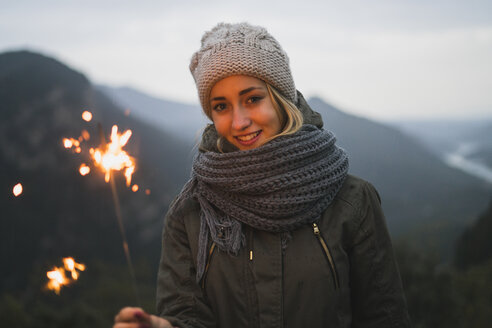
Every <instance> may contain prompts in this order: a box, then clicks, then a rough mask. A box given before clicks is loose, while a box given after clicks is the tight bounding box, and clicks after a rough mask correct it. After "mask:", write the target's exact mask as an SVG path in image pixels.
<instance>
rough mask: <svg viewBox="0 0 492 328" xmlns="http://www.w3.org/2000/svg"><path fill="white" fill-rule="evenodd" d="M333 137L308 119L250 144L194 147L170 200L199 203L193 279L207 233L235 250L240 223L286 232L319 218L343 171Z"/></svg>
mask: <svg viewBox="0 0 492 328" xmlns="http://www.w3.org/2000/svg"><path fill="white" fill-rule="evenodd" d="M335 140H336V139H335V136H334V135H333V134H332V133H331V132H328V131H325V130H323V129H320V128H318V127H316V126H314V125H310V124H308V125H303V127H302V128H301V129H300V130H299V131H298V132H296V133H295V134H292V135H287V136H281V137H278V138H276V139H273V140H272V141H270V142H268V143H266V144H264V145H262V146H261V147H258V148H255V149H252V150H246V151H233V152H228V153H220V152H213V151H207V152H202V151H200V152H198V154H197V156H196V157H195V160H194V162H193V169H192V176H191V179H190V181H188V183H187V184H186V185H185V187H184V188H183V190H182V192H181V194H180V195H179V196H178V199H177V200H176V202H174V206H177V205H178V204H179V203H180V201H181V200H183V199H186V198H189V197H193V198H195V199H196V200H197V201H198V202H199V204H200V208H201V213H200V215H201V218H200V219H201V226H200V235H199V241H198V258H197V275H196V278H197V281H199V280H200V279H201V278H202V275H203V272H204V268H205V264H206V259H207V245H208V242H209V238H211V239H212V240H213V242H215V244H216V245H217V246H218V247H219V249H221V250H223V251H226V252H229V253H231V254H237V253H238V251H239V249H240V248H241V246H243V245H244V243H245V238H244V234H243V232H242V225H243V224H246V225H248V226H251V227H253V228H254V229H258V230H264V231H270V232H279V233H287V235H288V232H290V231H293V230H295V229H298V228H299V227H301V226H302V225H305V224H309V223H312V222H315V221H317V220H319V218H320V217H321V215H322V213H323V211H324V210H325V209H326V208H327V207H328V205H329V204H330V203H331V201H332V200H333V198H334V197H335V195H336V194H337V192H338V191H339V189H340V188H341V186H342V184H343V181H344V180H345V177H346V175H347V171H348V158H347V155H346V153H345V151H344V150H343V149H341V148H339V147H337V146H336V145H335Z"/></svg>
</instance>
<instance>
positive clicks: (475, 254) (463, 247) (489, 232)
mask: <svg viewBox="0 0 492 328" xmlns="http://www.w3.org/2000/svg"><path fill="white" fill-rule="evenodd" d="M490 236H492V202H490V204H489V207H488V208H487V209H486V210H485V211H484V212H483V213H482V214H481V215H480V217H479V218H478V220H477V221H476V222H474V223H473V225H471V226H470V227H468V228H467V229H466V230H465V231H464V232H463V234H462V235H461V236H460V238H459V239H458V241H457V243H456V251H455V264H456V266H457V267H458V268H460V269H467V268H469V267H471V266H474V265H480V264H483V263H485V262H487V261H490V260H492V239H491V238H490Z"/></svg>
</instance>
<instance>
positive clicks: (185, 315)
mask: <svg viewBox="0 0 492 328" xmlns="http://www.w3.org/2000/svg"><path fill="white" fill-rule="evenodd" d="M179 212H180V211H177V214H176V215H174V214H173V213H170V212H168V214H167V215H166V218H165V221H164V231H163V237H162V254H161V260H160V265H159V271H158V276H157V295H156V296H157V313H158V315H159V316H161V317H163V318H165V319H167V320H168V321H170V322H171V324H172V325H173V326H175V327H183V328H185V327H186V328H187V327H190V328H191V327H193V328H201V327H215V326H216V323H215V319H214V315H213V312H212V309H211V308H210V306H209V305H208V304H207V302H206V300H205V297H204V295H203V293H202V290H201V288H200V286H199V285H198V284H197V283H196V280H195V272H196V269H195V265H194V261H193V258H192V252H191V249H190V245H189V240H188V234H187V233H186V227H185V225H184V221H183V218H182V217H180V214H179Z"/></svg>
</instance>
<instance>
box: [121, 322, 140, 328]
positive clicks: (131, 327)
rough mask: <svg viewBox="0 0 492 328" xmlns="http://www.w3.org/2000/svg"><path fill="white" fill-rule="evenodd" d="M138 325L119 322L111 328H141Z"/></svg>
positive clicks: (136, 323)
mask: <svg viewBox="0 0 492 328" xmlns="http://www.w3.org/2000/svg"><path fill="white" fill-rule="evenodd" d="M140 325H141V324H140V323H138V322H119V323H116V324H114V325H113V328H143V327H140ZM147 328H149V327H147Z"/></svg>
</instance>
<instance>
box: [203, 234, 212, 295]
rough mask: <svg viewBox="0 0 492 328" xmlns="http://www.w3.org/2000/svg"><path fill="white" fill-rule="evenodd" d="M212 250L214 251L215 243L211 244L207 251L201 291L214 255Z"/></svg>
mask: <svg viewBox="0 0 492 328" xmlns="http://www.w3.org/2000/svg"><path fill="white" fill-rule="evenodd" d="M214 250H215V242H212V245H211V246H210V250H209V251H208V256H207V264H206V265H205V270H204V271H203V278H202V289H205V280H207V272H208V267H209V266H210V261H211V260H212V255H214Z"/></svg>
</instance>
